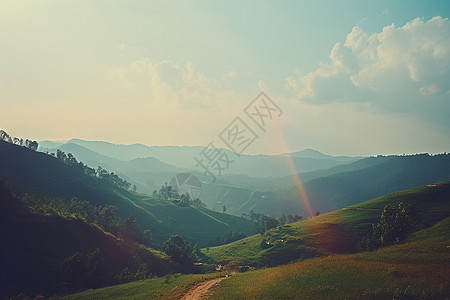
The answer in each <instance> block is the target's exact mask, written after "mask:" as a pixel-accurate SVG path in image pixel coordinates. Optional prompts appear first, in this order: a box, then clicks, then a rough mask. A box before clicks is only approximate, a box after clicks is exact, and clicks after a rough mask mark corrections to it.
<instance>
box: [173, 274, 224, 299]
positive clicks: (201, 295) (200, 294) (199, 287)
mask: <svg viewBox="0 0 450 300" xmlns="http://www.w3.org/2000/svg"><path fill="white" fill-rule="evenodd" d="M224 279H227V277H220V278H215V279H211V280H207V281H203V282H200V283H197V284H196V285H194V286H193V287H192V288H191V289H190V290H189V291H187V293H186V294H185V295H184V296H183V298H181V299H182V300H199V299H208V294H209V293H208V292H209V289H210V288H212V287H213V286H214V285H215V284H218V283H219V282H221V281H222V280H224Z"/></svg>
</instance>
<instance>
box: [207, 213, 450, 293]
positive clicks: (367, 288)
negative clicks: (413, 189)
mask: <svg viewBox="0 0 450 300" xmlns="http://www.w3.org/2000/svg"><path fill="white" fill-rule="evenodd" d="M449 241H450V217H447V218H445V219H444V220H442V221H440V222H438V223H437V224H435V225H434V226H432V227H431V228H428V229H424V230H421V231H419V232H417V233H415V234H413V235H412V236H411V237H410V238H409V240H408V241H407V242H406V243H402V244H399V245H394V246H390V247H386V248H382V249H379V250H377V251H374V252H361V253H358V254H347V255H332V256H328V257H321V258H316V259H309V260H305V261H302V262H298V263H293V264H288V265H284V266H279V267H276V268H269V269H263V270H258V271H250V272H247V273H242V274H237V275H235V276H232V277H231V278H230V279H228V280H225V281H223V282H222V284H221V285H220V286H219V287H218V288H216V289H214V294H213V295H212V297H211V298H212V299H331V298H333V299H445V298H446V297H448V295H449V293H450V286H449V281H448V279H449V277H450V271H449V270H450V263H449V258H450V255H449V252H448V242H449Z"/></svg>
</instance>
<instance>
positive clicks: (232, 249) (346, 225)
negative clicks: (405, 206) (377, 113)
mask: <svg viewBox="0 0 450 300" xmlns="http://www.w3.org/2000/svg"><path fill="white" fill-rule="evenodd" d="M449 195H450V183H449V182H445V183H441V184H438V185H430V186H422V187H417V188H413V189H409V190H406V191H403V192H398V193H393V194H389V195H386V196H383V197H380V198H376V199H373V200H370V201H367V202H364V203H361V204H358V205H354V206H350V207H348V208H344V209H341V210H338V211H335V212H331V213H328V214H324V215H321V216H317V217H314V218H311V219H308V220H305V221H301V222H297V223H294V224H289V225H285V226H280V227H278V228H276V229H273V230H270V231H268V232H266V233H265V234H263V235H254V236H251V237H248V238H245V239H243V240H240V241H236V242H234V243H230V244H227V245H222V246H218V247H210V248H205V249H203V250H202V251H203V253H204V254H205V255H206V256H207V257H209V258H210V261H216V262H219V263H228V262H232V261H233V262H236V263H238V264H240V265H250V266H255V267H261V266H276V265H280V264H284V263H289V262H293V261H297V260H301V259H305V258H311V257H316V256H323V255H330V254H343V253H353V252H357V251H358V243H359V241H360V240H361V239H362V237H363V236H364V235H365V234H366V233H367V232H368V231H369V230H370V229H371V224H373V223H377V222H378V219H379V216H380V214H381V211H382V210H383V208H384V206H385V205H386V204H398V203H400V202H404V203H409V204H411V205H412V206H413V207H414V209H415V211H416V212H417V213H418V215H419V218H420V222H421V224H422V226H423V227H429V226H431V225H433V224H435V223H437V222H438V221H440V220H442V219H444V218H445V217H447V216H448V215H449V211H450V208H449V197H450V196H449Z"/></svg>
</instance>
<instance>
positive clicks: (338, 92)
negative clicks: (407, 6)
mask: <svg viewBox="0 0 450 300" xmlns="http://www.w3.org/2000/svg"><path fill="white" fill-rule="evenodd" d="M329 58H330V61H329V62H328V63H322V64H320V66H319V68H318V69H317V70H315V71H313V72H311V73H309V74H307V75H305V76H302V77H290V78H288V79H287V83H286V87H287V88H288V89H289V90H291V91H293V92H294V93H295V95H296V96H297V97H298V98H300V99H301V100H302V101H303V102H309V103H312V104H323V103H332V102H345V103H348V102H353V103H357V104H359V105H361V104H364V106H366V107H371V108H372V109H373V108H376V109H379V110H382V111H387V112H402V113H403V112H410V113H414V114H417V115H419V116H422V117H425V118H427V119H436V120H437V121H438V122H441V123H445V124H446V126H450V124H449V122H450V121H448V120H447V119H448V118H447V113H448V112H449V111H450V101H449V98H448V93H447V91H448V90H450V22H449V20H448V19H446V18H445V19H444V18H441V17H434V18H432V19H430V20H428V21H424V20H423V19H421V18H417V19H414V20H412V21H411V22H408V23H407V24H406V25H404V26H402V27H396V26H395V25H394V24H392V25H390V26H386V27H384V28H383V30H382V31H381V32H380V33H374V34H368V33H366V32H364V30H363V29H362V28H360V27H359V26H356V27H354V28H353V30H352V31H351V32H350V33H349V34H348V36H347V39H346V41H345V43H339V42H338V43H336V45H335V46H334V47H333V49H332V51H331V54H330V57H329Z"/></svg>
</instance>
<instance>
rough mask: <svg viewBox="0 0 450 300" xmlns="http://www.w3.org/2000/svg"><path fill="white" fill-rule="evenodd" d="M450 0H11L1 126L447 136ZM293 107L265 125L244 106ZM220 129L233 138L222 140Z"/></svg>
mask: <svg viewBox="0 0 450 300" xmlns="http://www.w3.org/2000/svg"><path fill="white" fill-rule="evenodd" d="M449 12H450V2H449V1H411V0H408V1H332V0H328V1H320V0H319V1H138V0H134V1H133V0H132V1H115V0H103V1H100V0H98V1H97V0H93V1H83V0H79V1H78V0H77V1H75V0H73V1H56V0H55V1H46V0H29V1H23V0H2V1H0V107H1V109H0V128H1V129H4V130H6V131H7V132H8V133H9V134H10V135H12V136H19V137H23V138H31V139H35V140H68V139H71V138H82V139H86V140H104V141H109V142H113V143H121V144H133V143H143V144H146V145H200V146H206V145H208V144H209V143H210V142H215V143H216V144H217V146H223V147H226V144H223V142H222V141H221V139H220V137H219V135H220V134H221V132H223V131H224V130H225V129H226V128H228V127H227V126H229V124H230V123H231V122H232V121H233V120H235V118H236V117H239V118H240V120H242V122H244V123H245V124H247V125H248V126H249V127H250V128H251V129H252V130H253V131H254V133H255V135H257V137H258V138H257V139H256V140H255V141H254V142H253V143H252V144H251V145H249V147H248V148H246V149H245V151H246V152H245V153H247V154H251V153H282V152H288V151H298V150H301V149H305V148H314V149H316V150H319V151H321V152H324V153H328V154H333V155H374V154H403V153H420V152H428V153H440V152H449V150H450V118H449V117H448V115H449V113H450V21H449V20H448V17H449ZM261 91H264V92H265V93H266V94H267V95H268V96H269V98H270V99H271V100H272V102H271V103H275V104H276V105H277V107H278V108H279V109H280V111H282V113H277V114H276V115H275V114H274V116H273V118H272V119H271V120H269V119H267V120H266V121H267V122H266V124H265V125H266V126H265V127H264V130H262V129H261V128H258V126H256V123H255V122H253V121H252V120H251V119H250V118H249V116H248V115H246V114H245V109H246V107H247V106H249V105H250V106H251V103H256V102H252V101H253V100H254V99H255V97H257V96H258V95H259V93H260V92H261ZM221 143H222V144H221Z"/></svg>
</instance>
